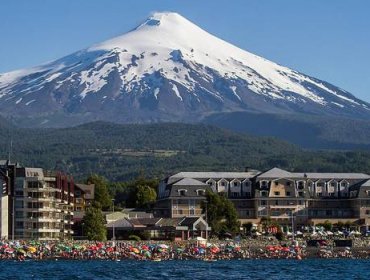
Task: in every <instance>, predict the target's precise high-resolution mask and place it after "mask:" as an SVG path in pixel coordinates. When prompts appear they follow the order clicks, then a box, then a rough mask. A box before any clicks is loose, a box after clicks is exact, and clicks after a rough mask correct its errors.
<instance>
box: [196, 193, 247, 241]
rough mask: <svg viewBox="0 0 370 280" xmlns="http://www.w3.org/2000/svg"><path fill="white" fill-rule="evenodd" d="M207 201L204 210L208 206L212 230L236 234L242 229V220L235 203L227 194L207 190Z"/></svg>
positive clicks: (208, 216)
mask: <svg viewBox="0 0 370 280" xmlns="http://www.w3.org/2000/svg"><path fill="white" fill-rule="evenodd" d="M206 199H207V202H206V203H203V204H202V208H203V212H205V210H206V209H205V208H206V207H207V221H208V223H209V225H210V226H211V227H212V231H213V232H214V233H215V234H217V235H219V234H221V233H222V232H230V233H232V234H235V233H237V232H239V231H240V222H239V220H238V214H237V212H236V209H235V206H234V204H233V203H232V202H231V201H230V200H228V199H227V198H226V197H225V196H223V195H220V194H216V193H213V192H211V191H207V193H206Z"/></svg>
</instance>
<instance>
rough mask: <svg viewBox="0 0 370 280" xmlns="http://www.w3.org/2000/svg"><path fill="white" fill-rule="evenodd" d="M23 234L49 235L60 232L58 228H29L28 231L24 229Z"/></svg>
mask: <svg viewBox="0 0 370 280" xmlns="http://www.w3.org/2000/svg"><path fill="white" fill-rule="evenodd" d="M24 232H25V233H26V232H28V233H37V232H40V233H41V232H42V233H49V232H50V233H51V232H60V229H58V228H46V227H43V228H33V229H32V228H29V229H24Z"/></svg>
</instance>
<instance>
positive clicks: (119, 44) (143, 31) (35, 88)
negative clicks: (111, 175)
mask: <svg viewBox="0 0 370 280" xmlns="http://www.w3.org/2000/svg"><path fill="white" fill-rule="evenodd" d="M369 108H370V105H369V104H367V103H365V102H363V101H361V100H359V99H357V98H355V97H354V96H353V95H351V94H349V93H348V92H346V91H344V90H341V89H339V88H337V87H335V86H333V85H330V84H328V83H326V82H323V81H320V80H318V79H315V78H312V77H309V76H307V75H304V74H301V73H299V72H297V71H294V70H291V69H289V68H287V67H283V66H281V65H278V64H276V63H273V62H271V61H269V60H266V59H264V58H262V57H259V56H256V55H254V54H251V53H249V52H246V51H244V50H242V49H240V48H237V47H235V46H233V45H231V44H229V43H227V42H225V41H223V40H221V39H219V38H217V37H215V36H213V35H211V34H209V33H207V32H206V31H204V30H202V29H201V28H199V27H198V26H196V25H195V24H193V23H191V22H190V21H188V20H187V19H185V18H183V17H182V16H181V15H179V14H177V13H155V14H153V15H152V16H151V17H150V18H149V19H147V20H146V21H145V22H144V23H143V24H141V25H140V26H138V27H137V28H136V29H134V30H132V31H131V32H129V33H126V34H124V35H122V36H119V37H116V38H113V39H111V40H108V41H105V42H103V43H100V44H96V45H94V46H92V47H90V48H87V49H85V50H82V51H79V52H76V53H74V54H71V55H69V56H67V57H64V58H61V59H59V60H56V61H54V62H50V63H47V64H44V65H41V66H39V67H35V68H31V69H27V70H20V71H14V72H9V73H5V74H0V109H1V111H2V113H3V114H4V115H5V116H10V115H12V117H14V116H15V117H19V118H21V117H23V116H27V117H31V118H34V119H35V124H36V125H40V124H47V125H50V126H53V125H54V124H56V121H57V120H56V119H63V120H64V121H62V122H64V123H60V124H56V125H63V126H65V125H68V123H66V122H71V124H74V123H81V122H85V121H91V120H99V119H102V120H112V118H113V120H115V121H117V122H136V121H140V122H147V121H182V120H186V121H198V120H200V119H202V118H203V117H204V116H207V115H210V114H212V113H216V112H217V113H219V112H233V111H253V112H278V113H279V112H280V113H302V112H305V113H315V114H327V115H343V116H350V117H360V118H366V119H368V118H369V117H370V112H369V110H370V109H369ZM67 119H68V121H67Z"/></svg>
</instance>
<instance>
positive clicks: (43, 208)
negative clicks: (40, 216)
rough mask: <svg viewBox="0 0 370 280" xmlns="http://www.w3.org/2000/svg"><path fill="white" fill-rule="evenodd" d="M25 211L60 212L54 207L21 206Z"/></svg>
mask: <svg viewBox="0 0 370 280" xmlns="http://www.w3.org/2000/svg"><path fill="white" fill-rule="evenodd" d="M23 210H25V211H26V212H61V210H60V209H56V208H54V207H42V208H23Z"/></svg>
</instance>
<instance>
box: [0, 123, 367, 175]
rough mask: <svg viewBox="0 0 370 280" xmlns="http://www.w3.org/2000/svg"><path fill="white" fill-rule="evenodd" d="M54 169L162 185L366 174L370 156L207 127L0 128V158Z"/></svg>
mask: <svg viewBox="0 0 370 280" xmlns="http://www.w3.org/2000/svg"><path fill="white" fill-rule="evenodd" d="M10 139H12V153H11V159H12V160H13V161H17V162H20V163H21V164H22V165H24V166H35V167H42V168H45V169H57V170H61V171H64V172H67V173H70V174H72V175H73V176H74V177H75V179H76V180H84V179H86V178H87V177H88V176H89V175H91V174H99V175H102V176H104V177H105V178H107V179H108V180H109V181H116V182H123V181H128V180H133V179H135V178H138V177H139V176H140V174H145V177H146V178H154V179H157V180H158V179H160V178H163V177H164V176H167V175H170V174H173V173H174V172H178V171H194V170H199V171H211V170H214V171H220V170H222V171H243V170H244V168H245V167H251V168H254V169H259V170H265V169H269V168H271V167H275V166H277V167H280V168H285V169H287V170H291V171H306V172H369V170H370V152H369V151H328V150H325V151H317V150H305V149H301V148H299V147H298V146H295V145H292V144H290V143H288V142H284V141H281V140H278V139H275V138H271V137H255V136H249V135H246V134H243V133H236V132H231V131H228V130H225V129H221V128H216V127H212V126H207V125H191V124H179V123H163V124H142V125H139V124H132V125H120V124H113V123H105V122H95V123H89V124H85V125H81V126H77V127H72V128H63V129H21V128H15V127H12V126H6V125H3V126H0V144H1V145H0V158H2V159H6V158H8V153H9V149H10V148H9V147H10Z"/></svg>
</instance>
